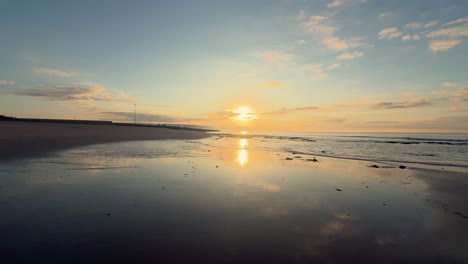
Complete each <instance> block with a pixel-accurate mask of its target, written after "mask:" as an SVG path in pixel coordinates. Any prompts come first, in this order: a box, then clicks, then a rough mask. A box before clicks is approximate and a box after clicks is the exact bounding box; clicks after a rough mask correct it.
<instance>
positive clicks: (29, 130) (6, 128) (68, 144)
mask: <svg viewBox="0 0 468 264" xmlns="http://www.w3.org/2000/svg"><path fill="white" fill-rule="evenodd" d="M54 121H55V122H49V121H48V119H35V120H34V121H28V120H27V119H19V118H15V120H8V121H7V120H4V119H3V120H0V161H1V160H12V159H17V158H24V157H32V156H41V155H44V154H47V153H50V152H54V151H59V150H64V149H68V148H72V147H77V146H83V145H92V144H100V143H110V142H123V141H133V140H159V139H202V138H206V137H209V136H210V134H209V133H207V132H208V131H210V130H204V129H198V128H184V127H175V126H165V125H159V126H158V125H142V124H136V125H135V124H122V123H112V122H110V121H102V122H101V121H87V120H54ZM105 122H108V123H105ZM109 122H110V123H109Z"/></svg>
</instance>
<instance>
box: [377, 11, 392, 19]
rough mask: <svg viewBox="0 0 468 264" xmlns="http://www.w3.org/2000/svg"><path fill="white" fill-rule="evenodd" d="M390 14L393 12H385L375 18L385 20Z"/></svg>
mask: <svg viewBox="0 0 468 264" xmlns="http://www.w3.org/2000/svg"><path fill="white" fill-rule="evenodd" d="M392 14H393V12H385V13H381V14H379V15H378V16H377V17H378V18H385V17H388V16H391V15H392Z"/></svg>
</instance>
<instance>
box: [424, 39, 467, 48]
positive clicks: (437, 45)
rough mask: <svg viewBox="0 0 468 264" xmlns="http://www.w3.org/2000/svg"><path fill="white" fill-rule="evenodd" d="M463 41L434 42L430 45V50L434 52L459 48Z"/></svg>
mask: <svg viewBox="0 0 468 264" xmlns="http://www.w3.org/2000/svg"><path fill="white" fill-rule="evenodd" d="M462 42H463V41H461V40H459V39H448V40H434V41H431V43H430V44H429V48H430V49H431V50H432V51H447V50H449V49H451V48H453V47H456V46H458V45H459V44H460V43H462Z"/></svg>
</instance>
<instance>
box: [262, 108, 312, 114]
mask: <svg viewBox="0 0 468 264" xmlns="http://www.w3.org/2000/svg"><path fill="white" fill-rule="evenodd" d="M318 109H320V107H316V106H305V107H296V108H281V109H280V110H277V111H273V112H267V113H263V114H264V115H281V114H288V113H292V112H301V111H310V110H318Z"/></svg>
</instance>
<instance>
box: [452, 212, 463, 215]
mask: <svg viewBox="0 0 468 264" xmlns="http://www.w3.org/2000/svg"><path fill="white" fill-rule="evenodd" d="M453 213H454V214H456V215H461V214H462V213H461V212H453Z"/></svg>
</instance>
